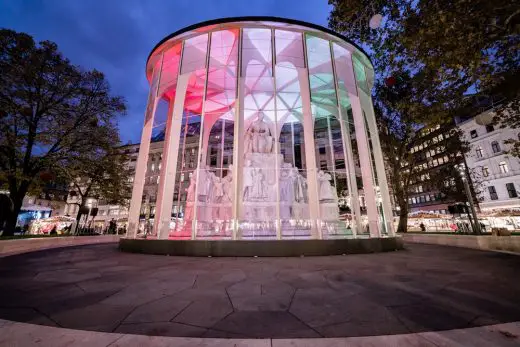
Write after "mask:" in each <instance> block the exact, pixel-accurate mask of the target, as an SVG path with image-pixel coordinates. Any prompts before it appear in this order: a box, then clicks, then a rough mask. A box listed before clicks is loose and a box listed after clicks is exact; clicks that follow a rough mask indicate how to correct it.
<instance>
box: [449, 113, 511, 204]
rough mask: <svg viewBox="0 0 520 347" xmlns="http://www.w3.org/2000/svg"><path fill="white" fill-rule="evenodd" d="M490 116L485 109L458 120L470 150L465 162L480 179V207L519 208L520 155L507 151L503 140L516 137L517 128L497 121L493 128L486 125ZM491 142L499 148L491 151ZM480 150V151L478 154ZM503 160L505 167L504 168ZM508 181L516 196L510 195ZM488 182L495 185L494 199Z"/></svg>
mask: <svg viewBox="0 0 520 347" xmlns="http://www.w3.org/2000/svg"><path fill="white" fill-rule="evenodd" d="M492 117H493V113H492V112H489V111H487V112H484V113H482V114H480V115H478V116H476V117H474V118H472V119H470V120H467V121H465V122H463V123H461V124H459V128H460V129H461V130H462V131H463V132H464V136H465V139H466V140H467V141H468V142H469V144H470V151H469V152H468V153H467V154H466V155H465V157H466V163H467V165H468V167H469V168H470V169H473V170H474V171H475V173H476V175H477V180H480V181H481V182H482V187H481V189H480V190H481V194H480V196H479V197H480V199H481V202H480V207H481V209H483V210H485V209H495V208H520V198H519V197H520V159H519V158H516V157H513V156H511V155H509V154H507V150H508V149H509V148H510V146H509V145H507V144H505V143H504V141H506V140H508V139H518V138H519V137H518V135H519V134H520V130H518V129H509V128H505V129H501V128H499V127H498V126H496V125H495V126H494V129H493V130H492V129H490V128H489V129H487V128H486V123H488V122H490V120H491V119H492ZM488 124H490V123H488ZM475 132H476V136H475ZM494 142H496V143H498V145H499V146H500V151H498V152H496V151H493V146H492V144H493V143H494ZM480 150H481V151H480ZM479 152H481V153H482V154H481V155H480V153H479ZM504 163H505V165H506V166H507V170H506V169H504V166H503V164H504ZM501 164H502V167H501ZM485 168H487V173H488V175H487V176H486V175H485V174H486V172H485ZM483 170H484V171H483ZM507 183H513V184H514V186H515V189H516V191H517V195H518V197H510V196H509V194H508V191H507V188H506V184H507ZM490 186H493V187H495V190H496V193H497V196H498V199H497V200H492V199H491V194H490V192H489V188H488V187H490ZM476 188H478V186H477V187H476Z"/></svg>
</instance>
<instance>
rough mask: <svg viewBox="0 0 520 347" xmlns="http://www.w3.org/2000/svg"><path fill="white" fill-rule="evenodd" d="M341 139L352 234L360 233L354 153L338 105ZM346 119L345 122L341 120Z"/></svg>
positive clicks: (359, 209)
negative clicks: (352, 225) (352, 221)
mask: <svg viewBox="0 0 520 347" xmlns="http://www.w3.org/2000/svg"><path fill="white" fill-rule="evenodd" d="M339 114H340V119H341V121H340V126H341V139H342V141H343V155H344V156H345V167H346V168H347V182H348V189H349V196H350V208H351V211H350V213H351V214H352V216H353V217H352V218H353V219H354V225H355V226H354V227H353V228H352V230H353V233H354V236H356V234H358V233H360V232H361V231H362V230H361V229H360V228H361V208H360V207H359V192H358V187H357V178H356V165H355V164H354V155H353V152H352V141H351V139H350V129H348V117H347V116H346V115H345V116H343V115H342V112H341V107H339ZM343 119H346V120H347V123H345V122H344V121H343Z"/></svg>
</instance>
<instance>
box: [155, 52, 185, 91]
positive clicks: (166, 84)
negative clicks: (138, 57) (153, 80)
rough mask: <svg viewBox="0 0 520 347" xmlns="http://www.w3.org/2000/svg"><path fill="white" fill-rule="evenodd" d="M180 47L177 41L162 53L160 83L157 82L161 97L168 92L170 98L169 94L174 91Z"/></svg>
mask: <svg viewBox="0 0 520 347" xmlns="http://www.w3.org/2000/svg"><path fill="white" fill-rule="evenodd" d="M181 49H182V44H180V43H179V44H176V45H174V46H173V47H171V48H170V49H168V50H167V51H166V52H165V53H164V55H163V63H162V72H161V83H160V84H159V95H160V96H161V97H162V95H163V94H168V98H169V99H170V98H171V97H172V95H171V94H174V93H175V87H176V85H177V75H178V73H179V62H180V60H181Z"/></svg>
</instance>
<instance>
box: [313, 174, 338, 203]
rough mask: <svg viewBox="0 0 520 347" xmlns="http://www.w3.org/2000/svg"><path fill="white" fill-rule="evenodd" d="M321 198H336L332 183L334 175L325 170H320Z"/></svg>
mask: <svg viewBox="0 0 520 347" xmlns="http://www.w3.org/2000/svg"><path fill="white" fill-rule="evenodd" d="M317 178H318V187H319V200H320V201H322V200H336V194H335V191H334V188H333V187H332V186H331V184H330V180H332V176H331V175H330V174H328V173H326V172H324V171H323V170H320V171H319V172H318V177H317Z"/></svg>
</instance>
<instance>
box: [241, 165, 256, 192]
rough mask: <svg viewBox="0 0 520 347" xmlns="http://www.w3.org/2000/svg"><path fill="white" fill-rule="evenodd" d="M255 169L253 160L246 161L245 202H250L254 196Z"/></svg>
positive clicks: (244, 175)
mask: <svg viewBox="0 0 520 347" xmlns="http://www.w3.org/2000/svg"><path fill="white" fill-rule="evenodd" d="M254 171H255V169H254V168H253V167H252V166H251V160H246V161H245V163H244V172H243V180H244V183H243V184H244V191H243V195H242V199H243V201H249V200H250V198H251V196H252V190H253V175H254Z"/></svg>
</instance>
